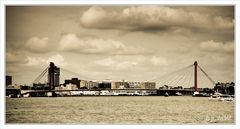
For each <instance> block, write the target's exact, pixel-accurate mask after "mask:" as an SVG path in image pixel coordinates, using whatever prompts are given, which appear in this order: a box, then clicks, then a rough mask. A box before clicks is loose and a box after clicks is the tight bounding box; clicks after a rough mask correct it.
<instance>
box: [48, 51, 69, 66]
mask: <svg viewBox="0 0 240 129" xmlns="http://www.w3.org/2000/svg"><path fill="white" fill-rule="evenodd" d="M50 62H54V64H55V65H57V66H67V65H68V63H67V62H66V61H65V59H64V57H63V56H62V55H60V54H57V55H53V56H51V57H49V58H48V59H47V63H50Z"/></svg>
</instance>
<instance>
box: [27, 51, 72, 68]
mask: <svg viewBox="0 0 240 129" xmlns="http://www.w3.org/2000/svg"><path fill="white" fill-rule="evenodd" d="M50 62H54V64H55V65H57V66H67V65H68V63H67V62H66V61H65V59H64V57H63V56H62V55H60V54H57V55H53V56H50V57H49V58H47V59H46V58H42V57H30V56H28V57H27V63H26V64H25V65H27V66H39V64H43V65H46V66H48V65H49V63H50Z"/></svg>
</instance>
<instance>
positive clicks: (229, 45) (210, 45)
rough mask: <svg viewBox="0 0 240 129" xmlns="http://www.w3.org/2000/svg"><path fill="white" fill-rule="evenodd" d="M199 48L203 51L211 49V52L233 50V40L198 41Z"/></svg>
mask: <svg viewBox="0 0 240 129" xmlns="http://www.w3.org/2000/svg"><path fill="white" fill-rule="evenodd" d="M200 49H201V50H203V51H212V52H233V51H234V43H233V42H226V43H222V42H216V41H213V40H209V41H204V42H201V43H200Z"/></svg>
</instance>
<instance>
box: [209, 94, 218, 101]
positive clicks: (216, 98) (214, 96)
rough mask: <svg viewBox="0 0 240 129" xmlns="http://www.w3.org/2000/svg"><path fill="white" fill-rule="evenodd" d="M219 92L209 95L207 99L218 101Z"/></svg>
mask: <svg viewBox="0 0 240 129" xmlns="http://www.w3.org/2000/svg"><path fill="white" fill-rule="evenodd" d="M220 96H221V94H213V95H211V97H210V98H209V99H208V100H210V101H218V100H219V99H220Z"/></svg>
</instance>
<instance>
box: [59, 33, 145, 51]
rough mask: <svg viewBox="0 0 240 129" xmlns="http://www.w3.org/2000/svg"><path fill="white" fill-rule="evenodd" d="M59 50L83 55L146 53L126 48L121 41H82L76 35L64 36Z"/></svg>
mask: <svg viewBox="0 0 240 129" xmlns="http://www.w3.org/2000/svg"><path fill="white" fill-rule="evenodd" d="M59 50H63V51H70V52H78V53H83V54H140V53H146V51H145V49H144V48H134V47H131V46H126V45H125V44H124V43H122V42H120V41H115V40H111V39H101V38H93V39H91V38H88V39H81V38H80V37H78V36H77V35H76V34H66V35H63V36H62V37H61V39H60V42H59Z"/></svg>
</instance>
